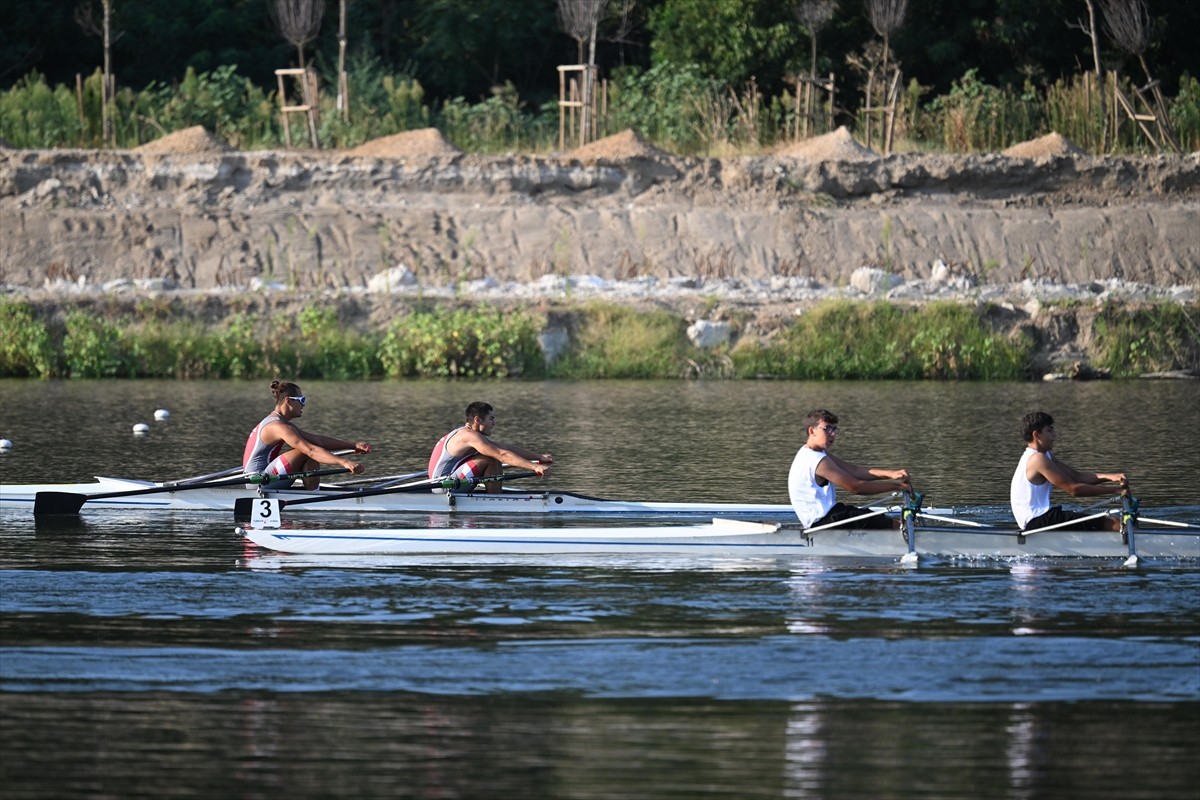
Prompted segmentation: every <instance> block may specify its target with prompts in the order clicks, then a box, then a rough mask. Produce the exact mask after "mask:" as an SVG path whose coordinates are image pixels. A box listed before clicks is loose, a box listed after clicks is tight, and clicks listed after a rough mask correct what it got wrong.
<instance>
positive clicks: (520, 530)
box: [236, 518, 1200, 565]
mask: <svg viewBox="0 0 1200 800" xmlns="http://www.w3.org/2000/svg"><path fill="white" fill-rule="evenodd" d="M236 531H237V533H238V534H240V535H242V536H245V537H246V538H247V539H249V540H250V541H251V542H253V543H254V544H256V545H259V546H260V547H264V548H267V549H270V550H275V551H279V552H284V553H309V554H322V555H333V554H403V555H445V554H456V555H506V556H510V555H566V554H584V555H611V554H639V555H671V556H678V555H685V556H694V557H700V558H726V557H748V556H758V557H781V556H820V557H825V556H848V557H857V558H863V557H868V558H885V559H899V560H901V561H903V562H906V563H914V562H915V561H916V560H917V559H918V558H919V557H921V556H936V557H949V558H984V559H988V558H1001V559H1010V558H1021V557H1063V558H1121V559H1123V560H1125V563H1127V564H1130V565H1132V564H1133V563H1136V560H1137V558H1138V557H1142V558H1153V559H1198V558H1200V530H1187V531H1179V530H1172V531H1162V530H1157V529H1150V530H1145V529H1136V530H1133V529H1130V530H1128V531H1126V532H1116V531H1074V530H1065V529H1055V530H1046V531H1042V532H1038V533H1029V534H1022V533H1021V532H1020V531H1019V530H1017V529H1016V528H1015V527H1014V528H1004V527H999V526H995V527H992V526H980V527H957V526H942V527H938V526H922V525H914V526H912V527H911V528H910V530H909V532H908V533H907V534H906V533H905V532H902V531H900V530H861V529H851V528H831V529H825V530H820V531H816V530H809V531H806V530H802V529H798V528H791V527H789V526H787V525H785V524H781V523H778V522H750V521H745V520H734V519H721V518H717V519H714V520H713V521H712V522H711V523H708V524H693V525H654V526H621V527H618V526H611V525H608V526H593V527H573V526H572V527H515V526H508V527H476V528H472V527H456V528H431V527H426V528H325V529H320V528H302V527H276V528H270V527H251V526H250V525H242V526H239V527H237V529H236ZM1131 534H1132V535H1131Z"/></svg>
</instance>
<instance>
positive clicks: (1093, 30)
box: [1067, 0, 1108, 151]
mask: <svg viewBox="0 0 1200 800" xmlns="http://www.w3.org/2000/svg"><path fill="white" fill-rule="evenodd" d="M1083 2H1084V3H1085V4H1086V5H1087V12H1088V18H1087V22H1084V21H1083V20H1081V19H1077V20H1075V22H1074V23H1070V22H1068V23H1067V27H1068V28H1078V29H1079V30H1081V31H1083V33H1084V35H1085V36H1087V37H1088V40H1089V41H1090V42H1091V44H1092V69H1093V73H1094V74H1095V76H1096V87H1097V89H1098V90H1099V95H1100V119H1102V120H1103V121H1104V124H1103V126H1102V128H1101V130H1102V133H1101V134H1100V149H1101V150H1103V151H1107V150H1108V112H1107V110H1106V109H1107V105H1106V100H1105V92H1104V73H1103V72H1102V71H1101V69H1100V29H1099V27H1098V24H1097V21H1096V0H1083Z"/></svg>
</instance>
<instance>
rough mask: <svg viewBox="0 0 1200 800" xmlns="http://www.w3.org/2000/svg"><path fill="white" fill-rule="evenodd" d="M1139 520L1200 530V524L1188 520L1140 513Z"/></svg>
mask: <svg viewBox="0 0 1200 800" xmlns="http://www.w3.org/2000/svg"><path fill="white" fill-rule="evenodd" d="M1138 522H1149V523H1152V524H1154V525H1170V526H1171V527H1172V528H1190V529H1191V530H1196V531H1200V525H1192V524H1190V523H1187V522H1176V521H1174V520H1170V519H1155V518H1154V517H1147V516H1143V515H1141V514H1139V515H1138Z"/></svg>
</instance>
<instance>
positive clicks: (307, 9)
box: [267, 0, 325, 69]
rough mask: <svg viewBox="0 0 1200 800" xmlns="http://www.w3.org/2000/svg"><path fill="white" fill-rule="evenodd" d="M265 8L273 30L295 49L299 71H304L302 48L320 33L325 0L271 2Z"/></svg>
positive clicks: (275, 0)
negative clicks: (268, 12)
mask: <svg viewBox="0 0 1200 800" xmlns="http://www.w3.org/2000/svg"><path fill="white" fill-rule="evenodd" d="M267 8H268V9H269V10H270V14H271V21H272V22H273V23H275V28H276V29H277V30H278V31H279V33H280V34H281V35H282V36H283V38H284V39H287V40H288V41H289V42H291V43H292V46H293V47H295V48H296V57H297V58H298V59H299V61H300V65H299V66H300V69H304V46H305V45H306V44H308V43H309V42H311V41H312V40H313V39H315V38H317V34H318V33H319V32H320V31H321V19H322V18H323V17H324V16H325V0H272V2H271V4H270V5H268V6H267Z"/></svg>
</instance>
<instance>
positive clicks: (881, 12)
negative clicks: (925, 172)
mask: <svg viewBox="0 0 1200 800" xmlns="http://www.w3.org/2000/svg"><path fill="white" fill-rule="evenodd" d="M907 13H908V0H866V16H868V17H869V18H870V20H871V28H874V29H875V32H876V34H878V35H880V36H881V37H882V38H883V65H882V76H883V85H882V89H883V104H884V106H886V107H887V109H888V110H887V119H888V124H887V131H886V132H884V134H883V151H884V152H892V134H893V131H894V130H895V127H894V126H895V118H896V108H895V106H896V100H898V97H896V95H898V92H896V84H898V83H899V77H900V68H899V65H898V66H896V67H895V72H896V76H895V78H894V79H893V78H890V76H892V67H890V66H889V59H890V54H889V50H888V46H889V42H890V40H892V35H893V34H895V32H896V31H898V30H900V26H901V25H904V18H905V16H906V14H907ZM866 104H868V107H871V106H874V104H875V103H874V101H872V92H871V85H870V82H868V90H866ZM870 120H871V116H870V110H868V115H866V142H868V144H870V142H871V124H870Z"/></svg>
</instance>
